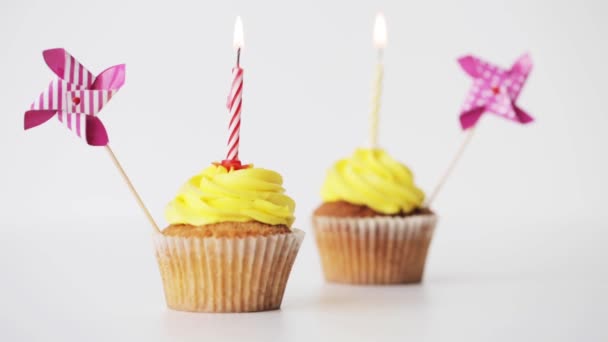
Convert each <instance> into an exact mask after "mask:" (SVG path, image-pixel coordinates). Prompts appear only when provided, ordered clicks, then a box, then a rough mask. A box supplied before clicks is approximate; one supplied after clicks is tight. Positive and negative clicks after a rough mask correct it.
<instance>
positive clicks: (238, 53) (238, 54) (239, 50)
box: [236, 48, 241, 68]
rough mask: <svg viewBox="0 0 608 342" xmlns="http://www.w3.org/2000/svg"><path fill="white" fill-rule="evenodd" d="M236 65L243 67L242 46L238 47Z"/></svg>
mask: <svg viewBox="0 0 608 342" xmlns="http://www.w3.org/2000/svg"><path fill="white" fill-rule="evenodd" d="M236 67H237V68H240V67H241V48H238V49H237V50H236Z"/></svg>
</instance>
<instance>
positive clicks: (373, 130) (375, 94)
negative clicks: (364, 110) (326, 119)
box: [369, 13, 386, 148]
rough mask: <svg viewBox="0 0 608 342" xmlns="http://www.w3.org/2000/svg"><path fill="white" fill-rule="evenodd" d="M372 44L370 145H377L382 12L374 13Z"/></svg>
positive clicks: (383, 37) (383, 29)
mask: <svg viewBox="0 0 608 342" xmlns="http://www.w3.org/2000/svg"><path fill="white" fill-rule="evenodd" d="M374 46H375V47H376V50H377V54H378V61H377V63H376V72H375V75H374V83H373V85H372V106H371V107H372V108H371V115H370V132H369V133H370V134H369V135H370V136H369V140H370V147H371V148H375V147H376V146H377V145H378V116H379V113H380V99H381V97H382V79H383V78H384V63H383V57H384V48H385V47H386V20H385V19H384V15H383V14H382V13H378V14H377V15H376V22H375V25H374Z"/></svg>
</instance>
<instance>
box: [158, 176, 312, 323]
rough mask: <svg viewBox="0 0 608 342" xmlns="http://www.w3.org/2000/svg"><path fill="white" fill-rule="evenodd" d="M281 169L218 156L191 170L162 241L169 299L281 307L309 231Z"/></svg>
mask: <svg viewBox="0 0 608 342" xmlns="http://www.w3.org/2000/svg"><path fill="white" fill-rule="evenodd" d="M282 184H283V179H282V177H281V175H279V174H278V173H276V172H274V171H271V170H266V169H262V168H255V167H252V166H248V167H244V168H234V167H231V166H229V165H222V164H216V165H211V166H209V167H208V168H206V169H204V170H203V171H202V172H201V173H199V174H197V175H195V176H194V177H192V178H190V180H188V182H187V183H186V184H185V185H184V186H183V187H182V188H181V190H180V191H179V193H178V194H177V196H176V197H175V199H173V201H171V202H170V203H169V205H168V206H167V209H166V213H165V214H166V218H167V221H168V222H169V224H170V225H169V226H168V227H166V228H165V229H164V230H163V231H162V232H160V233H156V234H155V236H154V242H155V247H156V258H157V260H158V265H159V267H160V273H161V277H162V281H163V287H164V292H165V298H166V302H167V306H168V307H169V308H171V309H174V310H180V311H204V312H248V311H265V310H275V309H279V308H280V306H281V301H282V299H283V293H284V291H285V287H286V285H287V279H288V278H289V273H290V271H291V268H292V265H293V263H294V261H295V258H296V255H297V253H298V250H299V248H300V244H301V243H302V240H303V238H304V233H303V232H302V231H300V230H298V229H295V228H292V224H293V222H294V215H293V213H294V209H295V203H294V201H293V200H292V199H291V198H290V197H289V196H287V195H285V190H284V189H283V186H282Z"/></svg>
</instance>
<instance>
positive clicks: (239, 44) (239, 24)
mask: <svg viewBox="0 0 608 342" xmlns="http://www.w3.org/2000/svg"><path fill="white" fill-rule="evenodd" d="M243 45H245V41H244V39H243V21H241V16H237V17H236V22H235V23H234V40H233V43H232V46H233V47H234V49H235V50H238V49H242V48H243Z"/></svg>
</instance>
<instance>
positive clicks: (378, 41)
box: [374, 12, 386, 49]
mask: <svg viewBox="0 0 608 342" xmlns="http://www.w3.org/2000/svg"><path fill="white" fill-rule="evenodd" d="M374 46H375V47H376V48H378V49H384V48H385V47H386V19H384V14H382V12H379V13H378V14H376V23H375V24H374Z"/></svg>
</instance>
